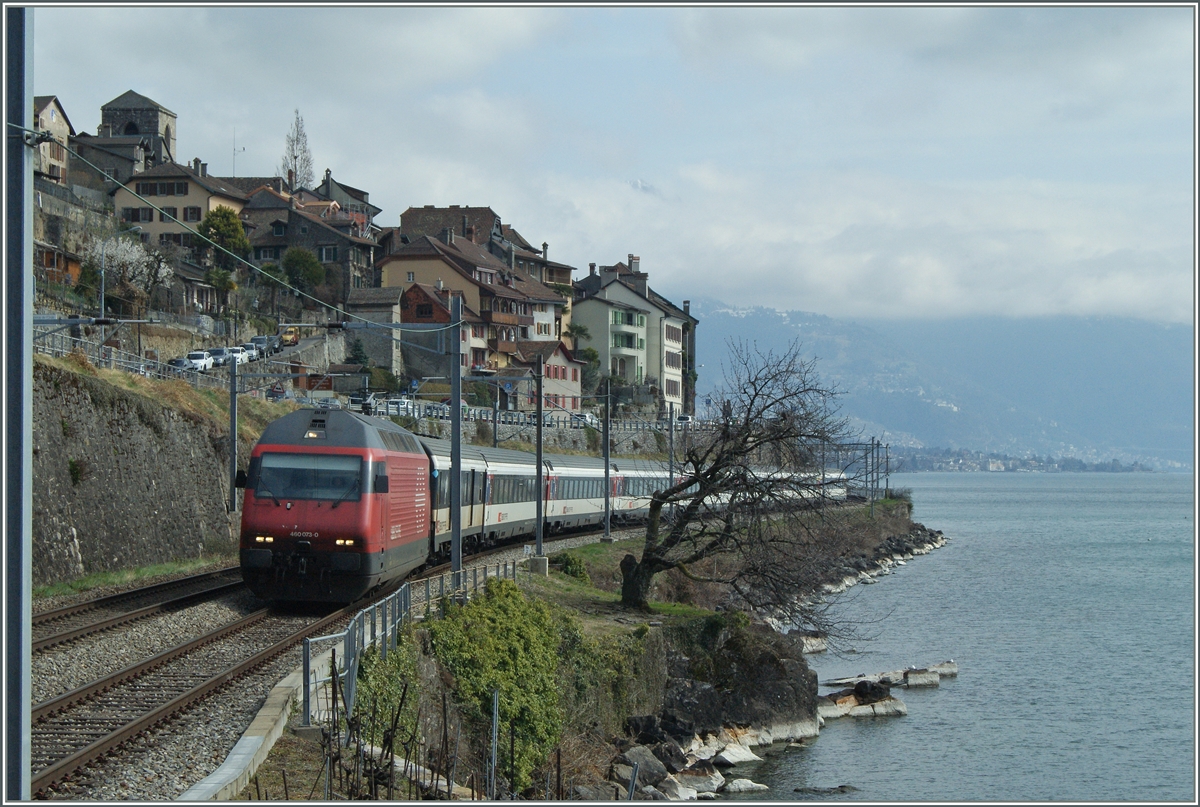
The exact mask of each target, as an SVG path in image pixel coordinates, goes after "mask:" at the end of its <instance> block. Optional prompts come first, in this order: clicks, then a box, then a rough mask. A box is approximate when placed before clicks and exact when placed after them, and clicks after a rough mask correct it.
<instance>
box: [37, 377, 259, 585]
mask: <svg viewBox="0 0 1200 807" xmlns="http://www.w3.org/2000/svg"><path fill="white" fill-rule="evenodd" d="M179 383H183V382H179ZM250 448H251V446H250V445H249V444H248V443H246V442H244V441H243V442H242V443H241V444H240V445H239V446H238V455H239V457H248V456H249V452H250ZM32 451H33V490H34V493H33V582H34V584H35V585H45V584H48V583H55V582H60V581H66V580H73V579H76V578H78V577H81V576H83V575H85V574H91V573H93V572H101V571H112V570H116V569H124V568H128V567H131V566H144V565H149V564H153V563H163V562H166V561H172V560H179V559H180V558H195V557H205V556H211V555H213V554H217V553H220V552H228V551H229V549H230V547H232V546H233V545H234V536H236V529H237V523H238V522H237V518H238V516H237V514H236V513H235V514H230V513H228V512H227V511H226V504H225V503H226V499H227V498H228V496H229V440H228V431H227V430H222V429H220V428H219V427H217V426H215V425H214V424H212V423H210V422H208V421H205V420H203V419H201V418H199V417H196V416H189V414H188V413H186V412H183V411H181V410H177V409H172V408H170V407H169V406H165V405H163V404H161V403H158V402H156V401H154V400H151V399H149V398H147V397H145V396H142V395H137V394H134V393H131V392H127V391H125V390H122V389H119V388H118V387H115V386H113V385H111V384H108V383H106V382H104V381H103V380H100V379H98V378H95V377H92V376H88V375H82V374H79V373H72V372H67V371H65V370H61V369H59V368H57V367H54V366H52V365H49V364H45V363H42V362H35V363H34V367H33V449H32Z"/></svg>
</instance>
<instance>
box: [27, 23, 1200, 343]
mask: <svg viewBox="0 0 1200 807" xmlns="http://www.w3.org/2000/svg"><path fill="white" fill-rule="evenodd" d="M1190 13H1191V12H1190V10H1189V9H1169V8H1168V9H1148V10H1142V9H1069V8H1068V9H1046V8H1013V9H997V8H960V9H943V8H923V9H916V8H913V9H901V8H874V9H872V8H842V9H821V8H784V9H762V8H759V9H746V10H743V9H732V8H730V9H604V10H600V11H596V10H590V11H589V10H579V9H567V8H466V7H462V8H401V7H368V8H348V9H347V8H335V7H326V8H298V7H296V8H269V7H232V8H229V7H227V8H217V7H212V8H206V7H166V8H164V7H151V8H140V7H139V8H86V7H76V8H70V9H67V8H45V9H41V8H39V9H38V10H37V11H36V12H35V36H36V39H35V91H36V92H37V93H38V94H47V93H54V94H57V95H59V97H60V99H61V100H62V101H63V103H64V105H65V106H66V109H67V112H68V115H69V116H70V117H71V120H72V122H73V123H74V124H75V126H76V128H77V129H81V130H87V131H95V126H96V124H97V123H98V120H99V106H100V105H101V104H102V103H104V102H106V101H108V100H110V99H111V98H114V97H116V96H117V95H119V94H121V93H122V92H124V91H125V90H127V89H133V90H135V91H137V92H139V93H142V94H143V95H147V96H149V97H151V98H153V99H155V100H156V101H159V102H160V103H162V104H164V105H165V106H167V107H169V108H170V109H172V110H173V111H175V112H176V113H178V114H179V125H178V133H179V145H180V148H179V151H180V155H179V156H180V158H182V159H189V158H191V157H192V156H199V157H201V158H202V159H204V160H206V161H208V162H209V164H210V171H211V172H213V173H217V174H223V173H225V172H226V171H227V170H229V167H230V162H231V157H232V146H233V130H234V129H235V128H236V130H237V142H238V145H239V146H244V147H245V148H246V151H245V152H244V153H242V154H239V156H238V158H237V167H238V173H239V174H242V175H250V174H253V175H263V174H270V173H273V172H274V170H275V168H276V166H277V165H278V163H279V158H280V152H281V150H282V146H283V138H284V134H285V133H286V131H287V128H288V126H289V124H290V123H291V119H292V115H293V109H294V108H297V107H298V108H299V109H300V111H301V114H302V115H303V116H304V119H305V124H306V128H307V132H308V136H309V141H310V144H311V147H312V151H313V155H314V159H315V162H316V167H317V172H318V174H320V173H322V172H323V171H324V169H325V168H326V167H328V168H330V169H331V170H332V171H333V173H334V175H335V176H336V177H337V178H339V179H341V180H342V181H344V182H347V183H348V184H351V185H353V186H355V187H359V188H363V189H364V190H367V191H368V192H370V194H371V199H372V201H373V202H375V203H376V204H377V205H379V206H380V207H382V208H384V213H383V214H382V216H381V221H382V223H384V224H394V223H395V222H396V218H397V217H398V216H399V215H400V213H402V212H403V210H404V209H406V208H407V207H409V206H420V205H425V204H436V205H449V204H463V205H490V206H492V208H493V209H494V210H495V211H496V212H497V213H498V214H499V215H500V216H501V217H502V218H503V220H504V221H505V223H508V224H511V225H513V226H515V227H516V228H517V229H518V230H519V231H520V232H521V233H522V235H524V236H525V237H526V238H528V239H529V240H531V241H535V242H537V243H541V242H542V241H548V242H550V244H551V255H552V257H553V258H554V259H555V260H560V261H563V262H566V263H569V264H572V265H575V266H578V267H580V268H581V269H583V270H584V271H586V266H587V264H588V263H589V262H593V261H594V262H596V263H601V264H611V263H613V262H615V261H617V260H623V259H624V258H625V256H626V255H627V254H628V253H630V252H633V253H636V254H639V255H641V257H642V259H643V266H644V268H645V269H646V270H647V271H649V272H650V273H651V283H652V284H653V285H654V286H655V287H656V288H657V289H658V290H659V291H661V292H663V293H667V294H669V295H674V296H677V297H685V296H699V295H705V296H711V297H717V298H721V299H725V300H728V301H729V302H730V303H734V304H740V305H768V306H774V307H776V308H779V309H785V310H786V309H799V310H809V311H819V312H821V313H824V314H828V315H831V316H863V317H866V316H905V315H908V316H942V315H961V314H965V313H1004V314H1031V313H1056V312H1060V313H1083V314H1088V313H1094V314H1100V313H1105V314H1124V315H1128V316H1139V317H1146V318H1151V319H1164V320H1170V321H1190V319H1191V316H1192V314H1191V299H1192V286H1191V282H1192V281H1191V275H1192V260H1193V259H1192V249H1193V244H1194V238H1193V222H1192V215H1193V213H1192V210H1193V208H1192V197H1193V192H1194V190H1193V188H1192V184H1191V177H1192V172H1193V162H1192V151H1193V148H1192V147H1193V136H1194V133H1193V131H1192V114H1193V110H1192V92H1193V90H1192V70H1191V66H1192V61H1191V60H1192V57H1193V51H1192V43H1191V40H1190V36H1191V26H1190V24H1189V25H1183V26H1181V25H1179V20H1181V19H1183V20H1188V21H1190V19H1191V18H1190V16H1185V15H1187V14H1190ZM114 43H137V44H136V45H129V46H121V47H116V46H114Z"/></svg>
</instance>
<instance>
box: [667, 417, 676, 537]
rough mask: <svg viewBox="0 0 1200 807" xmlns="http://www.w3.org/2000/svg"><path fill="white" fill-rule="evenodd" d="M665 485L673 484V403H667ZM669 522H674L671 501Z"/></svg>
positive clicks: (673, 510) (672, 503)
mask: <svg viewBox="0 0 1200 807" xmlns="http://www.w3.org/2000/svg"><path fill="white" fill-rule="evenodd" d="M667 476H669V477H670V479H669V480H668V481H667V487H672V486H674V484H675V403H674V402H671V403H668V404H667ZM671 523H672V524H674V523H675V503H674V502H671Z"/></svg>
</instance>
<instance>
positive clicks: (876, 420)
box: [692, 298, 1194, 468]
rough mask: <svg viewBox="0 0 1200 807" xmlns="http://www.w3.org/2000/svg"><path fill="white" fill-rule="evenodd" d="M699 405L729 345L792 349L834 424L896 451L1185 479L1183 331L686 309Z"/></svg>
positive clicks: (1188, 396) (1072, 321)
mask: <svg viewBox="0 0 1200 807" xmlns="http://www.w3.org/2000/svg"><path fill="white" fill-rule="evenodd" d="M692 312H693V313H694V314H695V315H696V316H697V317H699V319H700V326H699V327H698V328H697V331H696V338H697V345H696V353H697V363H698V364H702V365H704V367H703V368H701V369H700V370H699V373H700V379H699V383H698V385H697V386H698V390H699V392H700V398H701V400H702V399H703V395H704V393H705V392H706V391H707V390H711V389H712V388H714V387H715V386H717V385H718V384H719V383H720V373H721V371H720V366H721V363H722V361H728V359H727V347H726V341H727V339H729V338H739V339H743V340H746V341H757V343H758V344H759V346H760V347H762V348H772V349H775V350H779V349H781V348H783V347H785V346H786V345H787V344H788V342H789V341H790V340H792V339H794V338H797V337H798V338H799V339H800V341H801V343H802V345H803V351H804V353H805V355H806V356H810V357H816V358H817V360H818V362H817V371H818V373H819V374H820V376H821V378H822V379H823V380H826V381H828V382H830V383H833V384H835V385H836V386H837V387H838V388H839V389H840V390H841V391H842V392H843V395H842V397H841V399H840V400H841V404H842V413H843V414H845V415H847V416H849V417H850V418H851V419H852V420H853V422H854V424H855V425H856V426H857V427H859V428H861V429H862V430H863V433H864V435H875V436H878V437H881V438H882V439H884V440H885V441H886V442H890V443H891V444H893V445H908V446H927V447H944V448H967V449H972V450H977V451H997V452H1003V453H1007V454H1011V455H1014V456H1021V455H1028V454H1038V455H1043V456H1044V455H1046V454H1053V455H1055V456H1063V455H1070V456H1076V457H1080V458H1091V459H1108V458H1119V459H1121V460H1122V461H1123V462H1133V461H1140V462H1143V463H1144V464H1149V465H1151V467H1159V468H1169V467H1179V465H1183V466H1186V467H1189V468H1190V467H1191V465H1192V459H1193V458H1192V450H1193V449H1192V441H1193V433H1194V432H1193V412H1192V405H1193V400H1194V395H1193V392H1194V382H1193V377H1192V367H1193V363H1192V343H1193V329H1192V327H1191V326H1183V325H1161V324H1155V323H1146V322H1139V321H1134V320H1123V319H1093V318H1072V317H1053V318H1044V319H1003V318H976V319H969V320H968V319H957V320H942V321H937V322H901V321H873V322H868V323H855V322H848V321H843V320H836V319H832V318H830V317H825V316H821V315H819V314H812V313H807V312H797V311H787V312H780V311H775V310H774V309H770V308H749V309H737V308H732V307H729V306H726V305H724V304H722V303H720V302H718V301H715V300H711V299H703V298H701V299H693V300H692Z"/></svg>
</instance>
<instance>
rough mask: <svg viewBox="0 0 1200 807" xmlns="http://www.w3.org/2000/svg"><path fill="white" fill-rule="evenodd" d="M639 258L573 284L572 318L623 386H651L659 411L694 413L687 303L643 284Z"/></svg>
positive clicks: (693, 321)
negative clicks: (675, 301) (671, 409)
mask: <svg viewBox="0 0 1200 807" xmlns="http://www.w3.org/2000/svg"><path fill="white" fill-rule="evenodd" d="M640 264H641V260H640V258H638V256H636V255H632V254H631V255H629V263H628V264H625V263H618V264H616V265H615V266H603V267H600V270H599V271H597V270H596V265H595V264H592V265H591V266H590V274H588V276H587V277H584V278H582V279H581V280H579V281H577V282H576V283H575V304H574V312H573V318H574V321H575V322H577V323H579V324H580V325H582V326H584V327H585V328H586V329H587V330H588V332H589V334H590V336H589V337H588V338H587V339H583V340H579V346H585V347H591V348H594V349H595V350H596V351H597V353H599V354H600V366H601V367H602V368H605V369H607V370H608V373H609V375H611V376H612V377H614V378H617V379H619V380H621V381H622V382H624V383H626V384H631V385H635V386H643V385H644V386H650V387H653V388H654V389H655V390H656V393H657V395H658V397H659V399H660V406H661V408H662V409H663V410H665V409H666V408H667V406H668V405H669V404H674V407H675V411H676V412H679V413H687V414H692V413H693V412H694V411H695V389H694V378H695V376H694V373H695V358H694V357H695V330H696V325H697V324H698V323H699V320H697V319H695V318H694V317H692V316H691V314H690V312H689V310H688V308H689V303H688V302H687V301H685V302H684V308H682V309H681V308H679V307H677V306H675V305H674V304H673V303H671V302H670V301H669V300H667V299H666V298H665V297H663V296H662V295H660V294H658V293H656V292H655V291H654V290H653V289H651V288H650V287H649V284H648V282H647V280H648V275H647V274H646V273H645V272H642V271H641V269H640Z"/></svg>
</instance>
